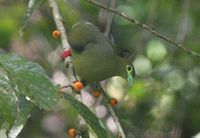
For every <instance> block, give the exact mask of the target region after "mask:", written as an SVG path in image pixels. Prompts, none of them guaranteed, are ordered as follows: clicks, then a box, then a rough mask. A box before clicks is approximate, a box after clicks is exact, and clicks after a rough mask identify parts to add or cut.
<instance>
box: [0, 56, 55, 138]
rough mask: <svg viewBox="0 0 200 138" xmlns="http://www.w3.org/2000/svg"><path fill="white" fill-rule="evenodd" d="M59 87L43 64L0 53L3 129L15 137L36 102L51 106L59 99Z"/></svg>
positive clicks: (47, 106) (40, 104) (0, 127)
mask: <svg viewBox="0 0 200 138" xmlns="http://www.w3.org/2000/svg"><path fill="white" fill-rule="evenodd" d="M56 90H57V88H56V87H54V86H53V85H52V83H51V82H50V80H49V78H48V76H47V75H46V74H45V71H44V70H43V69H42V67H41V66H40V65H38V64H36V63H33V62H30V61H28V60H26V59H24V58H22V57H20V56H17V55H12V54H11V55H10V54H7V55H0V130H1V129H4V130H7V131H8V130H9V132H8V136H9V137H10V138H15V137H16V136H17V135H18V134H19V132H20V131H21V129H22V128H23V127H24V125H25V123H26V121H27V120H28V118H29V116H30V113H31V110H32V108H33V107H34V105H36V106H39V108H43V109H45V110H48V109H51V108H52V107H53V106H54V105H55V104H56V103H57V101H58V96H57V94H56Z"/></svg>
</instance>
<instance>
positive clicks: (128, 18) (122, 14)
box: [85, 0, 200, 57]
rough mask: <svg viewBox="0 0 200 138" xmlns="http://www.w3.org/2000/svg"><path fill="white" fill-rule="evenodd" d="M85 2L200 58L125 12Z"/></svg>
mask: <svg viewBox="0 0 200 138" xmlns="http://www.w3.org/2000/svg"><path fill="white" fill-rule="evenodd" d="M85 1H86V2H89V3H91V4H93V5H95V6H97V7H100V8H103V9H106V10H108V11H110V12H113V13H115V14H116V15H119V16H121V17H122V18H124V19H126V20H128V21H130V22H132V23H134V24H136V25H138V26H140V27H141V28H143V29H145V30H147V31H149V32H151V33H152V34H153V35H155V36H157V37H159V38H161V39H162V40H165V41H167V42H168V43H170V44H171V45H172V46H174V47H176V48H179V49H182V50H183V51H185V52H187V53H189V54H191V55H193V56H197V57H200V53H197V52H195V51H193V50H191V49H188V48H186V47H184V46H182V44H179V43H176V42H175V41H173V40H171V39H170V38H168V37H166V36H164V35H162V34H161V33H159V32H157V31H156V30H155V29H154V28H152V27H150V26H148V25H146V24H143V23H140V22H139V21H138V20H135V19H134V18H132V17H129V16H128V15H126V14H125V13H123V12H119V11H117V10H116V9H114V8H109V7H107V6H105V5H102V4H100V3H98V2H96V1H94V0H85Z"/></svg>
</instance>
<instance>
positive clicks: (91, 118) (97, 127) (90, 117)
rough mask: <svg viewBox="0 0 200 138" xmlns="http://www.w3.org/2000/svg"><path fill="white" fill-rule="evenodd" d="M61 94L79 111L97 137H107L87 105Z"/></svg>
mask: <svg viewBox="0 0 200 138" xmlns="http://www.w3.org/2000/svg"><path fill="white" fill-rule="evenodd" d="M63 95H64V97H65V99H67V101H68V102H69V103H70V104H71V105H72V106H74V108H75V109H76V110H77V111H78V112H79V114H80V115H81V116H82V117H83V119H84V120H85V121H86V122H87V124H89V125H90V127H91V128H92V129H93V130H94V132H95V133H96V135H97V136H98V137H99V138H108V135H107V132H106V131H105V129H104V128H103V127H102V125H101V124H100V122H99V119H98V118H97V117H96V115H95V114H94V113H93V112H92V111H90V110H89V109H88V107H86V106H85V105H84V104H83V103H81V102H79V101H78V100H76V99H75V98H73V97H72V96H70V95H67V94H66V93H64V94H63Z"/></svg>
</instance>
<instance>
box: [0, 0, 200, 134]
mask: <svg viewBox="0 0 200 138" xmlns="http://www.w3.org/2000/svg"><path fill="white" fill-rule="evenodd" d="M16 3H17V4H16ZM26 6H27V1H25V0H17V1H6V0H3V1H1V2H0V54H1V53H4V52H14V53H18V54H21V55H24V56H26V57H27V58H29V59H31V60H34V61H37V62H38V63H40V64H41V65H42V66H43V67H44V68H45V69H46V71H47V72H48V75H49V76H50V77H52V78H53V76H54V73H55V71H57V70H62V71H63V72H64V73H65V74H67V71H66V69H65V68H64V67H63V63H62V62H61V61H60V60H59V54H60V52H61V46H60V41H59V40H55V39H54V38H52V37H51V32H52V31H53V30H54V29H55V23H54V21H53V17H52V14H51V9H50V7H49V5H48V2H47V1H46V2H45V3H44V4H43V5H42V6H40V7H39V8H37V9H36V10H35V11H34V12H33V15H32V16H31V17H30V18H29V22H28V25H27V27H26V29H25V32H24V35H23V37H22V38H19V35H18V31H19V29H20V26H19V25H20V24H21V22H22V19H23V15H24V14H25V11H26ZM199 6H200V2H199V1H198V0H194V1H189V0H168V1H159V0H148V1H146V0H117V1H116V9H118V10H119V11H123V12H125V13H126V14H127V15H130V16H132V17H134V18H136V19H137V20H139V21H141V22H143V23H146V24H148V25H149V26H152V27H155V28H156V29H157V30H158V31H159V32H162V34H163V35H166V36H168V37H169V38H171V39H172V40H175V41H177V42H180V43H183V44H184V46H185V47H187V48H190V49H193V50H195V51H196V52H199V53H200V47H199V44H200V27H199V22H200V16H199V12H200V9H199ZM59 7H60V11H61V14H62V16H63V20H64V24H65V27H66V30H67V31H68V30H69V29H70V27H71V26H72V25H73V24H74V23H75V22H77V21H80V20H88V21H91V22H93V23H94V24H95V25H97V26H98V27H100V28H101V27H102V26H100V24H99V23H98V22H99V21H98V13H99V9H98V8H96V7H94V6H93V5H91V4H88V3H86V2H85V1H84V0H62V1H59ZM5 13H6V14H5ZM111 34H112V36H113V39H114V41H115V43H116V44H117V45H118V46H119V47H122V48H123V49H127V50H129V51H130V52H131V53H132V55H133V56H134V60H133V64H134V65H135V68H136V74H137V75H136V77H135V80H134V81H135V82H134V85H133V87H132V88H130V89H128V90H127V85H126V84H123V83H121V80H118V81H117V85H114V82H113V80H110V82H109V83H108V85H112V87H117V88H118V87H119V86H120V88H123V90H124V92H123V93H122V94H121V93H120V95H119V93H116V92H115V91H113V90H116V89H109V94H110V95H111V96H113V97H117V98H118V99H119V103H120V104H119V106H118V107H117V108H116V111H117V114H118V115H119V118H120V120H121V122H122V125H123V126H124V128H125V132H126V134H127V136H128V137H130V138H133V137H137V138H140V137H141V138H143V137H147V138H151V137H154V138H165V137H167V138H175V137H176V138H179V137H181V138H188V137H192V136H194V135H196V134H197V133H199V131H200V123H199V121H200V108H199V104H200V94H199V92H200V59H199V58H197V57H194V56H192V55H190V54H188V53H186V52H184V51H182V50H180V49H177V48H174V47H170V44H168V43H167V42H165V41H163V40H160V39H159V38H157V37H156V36H153V35H152V34H150V33H149V32H147V31H145V30H143V29H142V28H140V27H138V26H136V25H134V24H132V23H130V22H128V21H126V20H125V19H123V18H121V17H119V16H117V15H114V17H113V23H112V26H111ZM52 57H53V59H54V60H52ZM115 83H116V82H115ZM108 87H109V86H108ZM61 103H62V104H60V105H59V106H58V107H57V108H56V109H55V110H56V116H61V117H63V118H65V119H64V120H65V125H64V132H63V131H62V132H63V135H62V136H63V137H64V136H65V137H67V136H66V131H67V129H68V128H69V127H71V126H74V125H75V124H76V123H74V122H77V113H76V112H75V111H74V109H73V108H72V107H71V106H70V105H69V104H67V103H63V102H61ZM57 113H58V114H57ZM48 114H51V113H48ZM0 116H1V114H0ZM46 116H47V113H43V111H40V110H38V109H36V110H35V111H34V112H33V115H32V116H31V118H30V119H29V121H28V123H27V125H26V127H25V128H24V131H23V132H22V133H21V134H20V136H19V138H27V137H28V138H35V137H37V138H51V137H54V138H56V137H59V136H60V135H59V136H58V134H57V133H56V132H55V133H50V132H49V131H45V130H43V129H44V128H42V127H41V125H39V124H42V120H43V119H44V118H45V117H46ZM104 120H106V117H104ZM0 122H1V120H0ZM42 130H43V131H42ZM27 131H28V132H30V133H27Z"/></svg>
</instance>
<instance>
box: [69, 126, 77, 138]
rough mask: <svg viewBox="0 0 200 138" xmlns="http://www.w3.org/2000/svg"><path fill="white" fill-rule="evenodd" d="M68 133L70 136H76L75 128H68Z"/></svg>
mask: <svg viewBox="0 0 200 138" xmlns="http://www.w3.org/2000/svg"><path fill="white" fill-rule="evenodd" d="M68 134H69V136H70V138H75V136H76V129H74V128H70V129H69V131H68Z"/></svg>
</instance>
